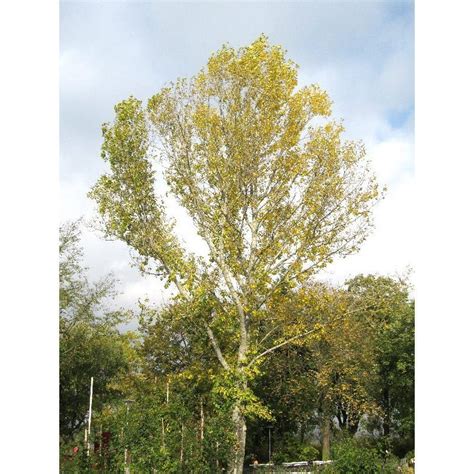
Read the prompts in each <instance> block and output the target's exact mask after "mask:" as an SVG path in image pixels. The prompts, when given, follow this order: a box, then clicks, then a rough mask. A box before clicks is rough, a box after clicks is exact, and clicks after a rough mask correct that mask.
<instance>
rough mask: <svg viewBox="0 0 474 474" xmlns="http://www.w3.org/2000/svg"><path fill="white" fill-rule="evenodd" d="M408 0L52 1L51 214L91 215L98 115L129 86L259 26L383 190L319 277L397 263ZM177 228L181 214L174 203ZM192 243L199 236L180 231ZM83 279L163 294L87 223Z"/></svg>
mask: <svg viewBox="0 0 474 474" xmlns="http://www.w3.org/2000/svg"><path fill="white" fill-rule="evenodd" d="M413 29H414V27H413V2H411V1H345V2H338V1H331V2H329V1H325V2H323V1H313V2H302V1H293V2H276V1H275V2H270V1H267V2H251V1H246V2H226V1H221V2H219V3H217V2H189V1H188V2H178V1H176V2H147V3H141V2H123V1H121V2H108V1H102V2H99V1H96V2H93V1H83V2H69V1H68V2H64V1H63V2H62V3H61V4H60V192H61V199H60V219H61V221H62V222H64V221H66V220H74V219H78V218H80V217H83V219H84V220H85V222H88V221H89V220H91V219H92V218H93V217H94V216H95V206H94V203H93V202H92V201H91V200H90V199H88V198H87V192H88V191H89V189H90V188H91V187H92V186H93V184H94V183H95V181H96V180H97V178H98V177H99V176H100V175H101V174H102V173H103V172H104V171H106V166H105V164H104V162H103V161H102V160H101V158H100V146H101V125H102V123H104V122H108V121H111V120H113V115H114V113H113V107H114V105H115V104H116V103H117V102H119V101H120V100H122V99H125V98H127V97H128V96H130V95H133V96H135V97H137V98H139V99H142V100H144V101H146V100H147V99H148V98H149V97H150V96H151V95H153V94H154V93H156V92H158V91H159V90H160V89H161V87H163V85H164V84H165V83H166V82H169V81H172V80H174V79H176V78H177V77H189V76H192V75H194V74H195V73H196V72H197V71H198V70H199V69H200V68H201V67H203V66H204V65H205V64H206V61H207V58H208V57H209V55H210V54H211V53H212V52H213V51H215V50H217V49H219V47H220V46H221V45H222V44H224V43H229V44H230V45H231V46H234V47H240V46H245V45H247V44H249V43H251V42H252V41H253V40H255V39H256V38H257V37H258V36H259V35H260V34H261V33H264V34H266V35H267V36H268V37H269V39H270V41H271V42H272V43H278V44H281V45H283V47H284V48H285V49H286V50H287V52H288V53H287V54H288V57H289V58H291V59H292V60H294V61H295V62H296V63H297V64H299V66H300V68H299V81H300V84H301V85H304V84H310V83H317V84H319V85H320V86H321V87H322V88H323V89H325V90H326V91H327V92H328V93H329V95H330V97H331V99H332V100H333V103H334V104H333V116H334V117H335V118H341V119H343V120H344V125H345V127H346V134H345V136H346V137H347V138H348V139H361V140H363V142H364V143H365V145H366V150H367V155H368V157H369V159H370V160H371V161H372V165H373V169H374V170H375V172H376V175H377V177H378V180H379V183H380V184H382V185H386V186H387V193H386V195H385V198H384V200H383V201H382V202H380V203H379V204H378V205H377V207H376V210H375V212H374V223H375V229H374V230H373V231H372V233H371V235H370V237H369V238H368V239H367V241H366V242H365V243H364V245H363V247H362V249H361V251H360V252H359V253H358V254H356V255H353V256H350V257H347V258H346V259H344V260H338V261H335V262H334V263H333V264H332V265H331V266H330V267H328V268H327V269H326V270H325V271H324V272H323V273H322V274H321V275H320V278H322V279H324V280H329V281H332V282H334V283H342V282H343V281H344V280H345V279H347V278H350V277H352V276H355V275H357V274H359V273H378V274H391V275H396V274H403V273H405V272H406V270H407V268H409V267H413V266H414V259H415V255H414V250H415V244H414V240H415V239H414V235H413V234H414V228H415V221H414V216H415V209H414V205H413V203H414V198H415V194H414V189H415V188H414V130H413V128H414V127H413V123H414V44H413V43H414V41H413V40H414V31H413ZM176 218H177V220H178V233H179V234H180V235H181V236H182V237H183V238H184V239H185V238H186V236H187V235H189V233H188V232H187V226H188V225H189V220H187V218H186V216H185V215H184V214H183V213H178V214H177V215H176ZM187 243H188V244H189V245H190V247H193V246H196V245H197V243H196V242H194V241H193V240H192V238H191V239H190V238H189V237H188V240H187ZM82 245H83V247H84V252H85V264H86V265H87V266H88V268H89V275H90V277H91V279H97V278H99V277H101V276H103V275H105V274H106V273H109V272H113V274H114V275H115V276H116V278H117V279H118V280H119V282H120V283H119V285H118V289H119V291H120V293H121V294H120V296H119V297H118V299H117V301H116V304H117V305H120V306H124V307H127V308H132V309H133V308H136V304H137V301H138V299H144V298H145V297H148V298H149V299H150V301H153V302H156V303H162V302H164V301H166V299H167V298H168V297H169V292H167V291H165V290H164V288H163V285H162V284H161V283H160V282H159V281H157V280H156V279H155V278H153V277H142V276H141V275H140V274H139V272H138V271H137V270H136V269H135V268H132V267H131V265H130V262H131V260H130V253H129V250H128V249H127V247H126V245H125V244H123V243H121V242H113V241H105V240H103V239H102V238H101V236H100V234H99V233H97V232H96V231H93V230H92V229H89V228H87V227H86V228H85V229H84V232H83V239H82Z"/></svg>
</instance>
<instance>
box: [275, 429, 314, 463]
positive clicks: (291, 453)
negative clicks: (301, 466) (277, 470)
mask: <svg viewBox="0 0 474 474" xmlns="http://www.w3.org/2000/svg"><path fill="white" fill-rule="evenodd" d="M319 457H320V453H319V450H318V448H317V447H316V446H314V445H312V444H310V443H307V442H301V441H300V440H299V439H297V437H295V436H291V435H288V436H286V437H285V438H284V441H283V442H280V446H277V447H276V449H275V452H274V453H273V456H272V461H273V462H274V463H275V464H281V463H282V462H292V461H312V460H315V459H319Z"/></svg>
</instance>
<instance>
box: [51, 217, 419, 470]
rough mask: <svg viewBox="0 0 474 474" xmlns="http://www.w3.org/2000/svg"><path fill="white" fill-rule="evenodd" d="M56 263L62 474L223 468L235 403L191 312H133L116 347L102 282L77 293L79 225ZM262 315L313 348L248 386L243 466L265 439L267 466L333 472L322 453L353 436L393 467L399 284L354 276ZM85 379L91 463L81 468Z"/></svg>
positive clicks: (400, 443) (399, 396)
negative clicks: (298, 331) (134, 325)
mask: <svg viewBox="0 0 474 474" xmlns="http://www.w3.org/2000/svg"><path fill="white" fill-rule="evenodd" d="M60 253H61V256H62V258H61V267H60V277H61V285H60V297H61V312H60V349H61V360H60V368H61V376H60V400H61V406H60V414H61V416H60V420H61V426H60V430H61V444H62V448H63V449H62V453H63V454H62V460H61V464H62V469H63V470H64V472H67V471H68V469H70V470H71V471H74V470H75V469H76V470H77V468H78V464H79V467H81V464H82V468H83V469H86V468H89V467H90V466H95V468H96V469H97V470H100V471H102V472H116V471H117V470H121V469H124V468H125V467H126V466H127V463H130V465H131V466H132V467H133V468H134V470H136V471H138V472H153V469H155V470H156V472H177V473H178V472H196V473H197V472H220V471H221V470H222V469H223V468H227V467H228V466H229V462H230V455H229V453H231V452H232V449H233V446H234V443H235V436H234V434H233V430H232V429H229V426H231V425H232V408H233V404H234V403H235V402H234V400H235V398H236V397H240V398H241V397H242V395H241V394H238V393H235V388H234V387H235V385H234V383H233V381H232V380H230V381H229V377H228V374H225V373H223V371H222V368H221V367H220V364H219V362H218V360H217V358H216V357H214V354H213V352H211V351H210V350H209V340H208V335H207V334H206V331H205V330H204V329H203V328H202V327H201V326H200V325H199V319H200V317H201V316H200V313H199V306H198V307H197V308H194V307H189V306H187V305H184V304H182V303H179V302H178V303H174V302H172V303H169V304H168V305H166V306H164V307H159V308H155V307H152V306H149V305H145V304H142V305H141V308H140V312H139V314H138V316H139V320H140V325H139V328H138V329H137V330H136V331H133V332H130V331H129V332H125V333H124V332H122V333H121V332H119V331H118V325H119V324H120V323H122V322H123V321H125V320H126V318H127V317H129V316H130V315H129V314H127V313H125V312H122V311H113V312H111V311H107V303H108V304H109V305H110V304H112V300H109V302H107V301H106V298H107V296H110V295H111V293H113V289H114V288H113V280H112V279H111V277H110V276H109V277H107V278H105V279H103V280H101V281H99V282H97V283H95V284H89V283H88V281H87V279H86V277H85V269H84V268H82V265H81V262H80V256H81V251H80V247H79V227H78V223H75V224H68V225H65V226H63V227H62V229H61V246H60ZM71 270H72V272H71ZM101 303H102V304H101ZM273 311H275V312H276V311H280V312H282V313H285V314H288V315H291V318H292V320H293V321H294V322H295V323H296V322H297V321H300V324H301V321H302V320H304V319H308V320H309V321H310V322H311V324H314V325H317V326H318V328H319V330H318V334H319V335H318V338H312V339H310V338H308V339H295V340H294V341H293V342H292V343H289V344H285V345H284V346H281V347H280V348H278V349H277V350H275V351H274V353H273V354H272V357H271V358H268V359H266V361H265V362H264V363H263V364H261V365H260V366H259V367H258V370H256V371H255V373H254V374H253V375H252V382H251V383H250V384H249V392H248V393H249V394H250V396H248V395H247V399H245V405H246V406H249V407H251V411H250V410H249V414H248V415H247V416H248V418H247V420H248V430H249V431H248V434H247V449H246V458H245V459H246V462H247V463H250V462H251V461H252V460H253V459H258V460H260V461H267V460H268V429H269V428H268V427H269V425H271V436H272V440H273V441H272V444H273V447H272V460H273V461H276V462H279V461H294V460H305V459H310V458H322V459H329V458H332V457H333V456H334V451H333V450H332V449H331V442H332V440H333V439H335V440H336V443H337V442H338V440H339V439H340V438H341V436H342V435H344V434H345V435H347V436H349V437H354V435H356V433H357V434H358V435H360V433H361V432H362V431H363V432H365V433H366V437H367V438H368V439H370V440H371V441H372V442H373V443H375V444H376V445H378V447H380V448H381V447H383V450H385V449H388V450H390V451H391V452H393V453H396V454H397V455H399V456H403V455H405V454H406V452H408V451H410V450H412V449H413V447H414V412H413V406H414V360H413V352H414V305H413V301H412V300H411V299H410V297H409V287H408V285H407V283H406V282H405V281H403V280H399V279H393V278H388V277H381V276H358V277H356V278H353V279H351V280H350V281H348V282H347V283H346V285H344V286H342V287H340V288H339V287H334V286H330V285H327V284H323V283H312V284H308V285H306V286H304V287H302V288H299V289H298V290H296V289H294V290H291V291H287V292H286V293H285V294H284V295H282V296H281V300H280V304H279V305H278V306H277V305H275V306H274V307H273ZM308 324H309V323H308ZM91 376H93V377H94V380H95V384H94V397H93V423H92V428H93V429H92V446H93V447H94V445H95V449H92V450H91V454H90V456H89V458H87V456H86V447H85V444H84V442H83V434H84V428H85V426H86V421H87V415H88V404H89V390H90V386H89V383H90V377H91ZM363 427H364V429H362V428H363ZM316 428H319V431H320V435H317V434H315V429H316ZM374 429H377V430H378V432H379V435H378V436H376V437H374V436H371V433H372V431H373V430H374ZM317 431H318V430H317ZM317 431H316V432H317ZM104 433H106V434H107V437H106V438H105V439H104V436H103V434H104ZM101 445H102V446H101ZM74 446H78V447H80V451H79V454H77V455H76V456H72V448H73V447H74ZM126 451H127V453H128V455H129V456H130V458H129V459H126V458H125V457H124V453H125V452H126ZM361 472H362V471H361Z"/></svg>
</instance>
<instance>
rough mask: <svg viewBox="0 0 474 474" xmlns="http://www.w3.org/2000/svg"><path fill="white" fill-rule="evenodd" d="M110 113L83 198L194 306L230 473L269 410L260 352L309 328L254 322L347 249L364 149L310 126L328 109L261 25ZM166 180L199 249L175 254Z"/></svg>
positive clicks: (363, 229) (330, 125)
mask: <svg viewBox="0 0 474 474" xmlns="http://www.w3.org/2000/svg"><path fill="white" fill-rule="evenodd" d="M115 111H116V118H115V121H114V123H112V124H107V125H104V127H103V136H104V143H103V147H102V157H103V158H104V159H105V161H106V162H107V163H108V164H109V167H110V172H109V173H108V174H105V175H103V176H102V177H101V178H100V179H99V181H98V182H97V184H96V186H95V187H94V188H93V190H92V191H91V194H90V195H91V197H92V198H93V199H95V200H96V202H97V203H98V209H99V213H100V215H101V216H102V217H103V224H104V230H105V233H106V234H107V235H108V236H109V237H115V238H117V239H120V240H123V241H125V242H126V243H127V244H128V245H130V246H131V247H132V248H133V249H135V251H136V258H137V263H138V265H139V266H140V268H141V269H142V271H144V272H149V273H154V274H156V275H157V276H160V277H162V278H164V279H165V280H166V282H167V283H168V284H174V285H175V286H176V288H177V290H178V292H179V296H178V298H181V299H182V300H183V301H186V302H188V303H189V304H198V305H201V307H202V308H203V311H202V316H201V318H200V323H199V324H200V325H201V326H202V327H204V328H205V330H206V333H207V335H208V337H209V342H210V345H211V347H212V350H213V351H214V352H215V355H216V357H217V359H218V361H219V363H220V364H221V367H222V379H221V381H220V382H219V383H220V386H221V394H222V395H223V396H224V395H225V396H229V397H230V399H231V401H232V406H233V408H232V420H233V425H234V431H235V439H236V443H235V449H234V452H233V455H232V459H231V462H230V465H229V472H234V473H241V472H242V470H243V462H244V454H245V437H246V418H247V417H248V416H249V415H251V414H252V413H258V414H259V415H260V416H265V415H266V412H265V410H262V409H261V406H260V405H259V404H258V401H257V400H256V397H255V396H254V395H253V394H252V393H251V391H250V388H249V380H250V379H251V377H252V376H253V374H255V371H256V369H258V364H259V363H260V362H262V359H263V358H264V357H266V356H268V355H269V354H270V353H272V352H273V351H274V350H276V349H277V348H279V347H282V345H284V344H287V343H290V342H291V341H293V340H294V339H295V338H299V337H304V336H306V335H308V334H309V333H311V332H315V331H316V329H314V328H306V327H299V328H294V327H292V328H291V329H292V332H291V334H288V337H287V338H286V339H285V340H282V339H283V338H281V339H280V340H279V341H278V342H277V343H275V341H274V340H273V338H271V337H270V336H268V337H265V336H264V341H263V342H262V341H261V339H259V338H258V336H257V334H259V331H260V328H261V325H262V321H265V322H266V326H267V327H270V325H271V324H275V325H282V324H283V326H285V324H284V322H285V321H284V320H282V319H281V318H280V319H279V320H277V319H276V318H274V315H273V314H272V313H271V312H269V311H268V303H269V300H270V299H271V298H274V297H275V295H276V294H278V292H280V291H281V290H282V288H283V287H285V285H290V286H291V285H295V284H298V283H302V282H304V281H305V280H306V279H307V278H309V277H310V276H311V275H312V274H314V273H315V272H317V271H318V270H320V269H321V268H323V267H325V266H326V265H327V264H329V263H330V262H331V261H332V260H333V258H334V257H335V256H336V255H338V256H345V255H349V254H351V253H353V252H356V251H357V250H358V248H359V246H360V244H361V243H362V242H363V240H364V239H365V237H366V234H367V230H368V226H369V221H370V209H371V207H372V205H373V203H374V201H375V200H376V198H377V196H378V190H377V185H376V183H375V180H374V178H373V176H372V175H371V174H370V172H369V170H368V167H367V162H366V160H365V152H364V148H363V146H362V145H361V144H360V143H356V142H346V141H344V140H343V139H342V133H343V127H342V125H341V124H339V123H336V122H334V121H326V122H325V123H324V124H323V125H318V123H320V122H321V119H324V118H327V117H329V115H330V101H329V98H328V96H327V94H326V93H325V92H324V91H322V90H321V89H320V88H319V87H317V86H315V85H312V86H306V87H298V82H297V67H296V65H295V64H294V63H293V62H292V61H290V60H288V59H286V57H285V52H284V51H283V49H282V48H281V47H279V46H272V45H270V44H269V42H268V40H267V38H266V37H264V36H262V37H260V38H258V39H257V40H256V41H255V42H253V43H252V44H251V45H250V46H248V47H244V48H241V49H238V50H235V49H233V48H231V47H229V46H223V47H222V48H221V49H220V50H219V51H218V52H217V53H215V54H213V55H212V56H211V57H210V59H209V61H208V64H207V66H206V67H205V68H203V69H202V70H201V72H199V73H198V74H197V75H196V76H195V77H193V78H192V79H190V80H185V79H179V80H178V81H177V82H176V83H174V84H173V83H172V84H170V85H169V86H167V87H165V88H163V89H162V90H161V91H160V92H159V93H158V94H156V95H155V96H153V97H152V98H151V99H150V100H149V101H148V104H147V107H146V108H145V107H142V104H141V102H140V101H139V100H137V99H134V98H129V99H127V100H125V101H123V102H121V103H120V104H118V105H117V106H116V108H115ZM154 157H158V159H159V162H160V164H161V168H160V171H164V175H163V179H161V178H160V177H158V176H156V168H154V167H153V166H152V159H153V158H154ZM164 183H166V185H167V191H169V192H170V193H171V194H172V195H173V196H174V197H175V198H176V200H177V201H178V203H179V204H180V205H181V206H183V207H184V208H185V209H186V211H187V212H188V214H189V215H190V216H191V217H192V219H193V222H194V225H195V228H196V231H197V233H198V234H199V236H200V237H201V238H202V239H203V241H204V242H205V244H206V245H207V248H208V254H207V256H206V257H205V258H198V257H197V256H195V255H192V254H191V253H190V252H186V251H185V249H184V248H183V246H182V245H181V244H180V242H179V240H178V238H177V236H176V235H175V233H174V226H173V222H172V221H171V220H170V219H169V218H168V217H167V216H166V212H165V205H164V202H163V195H164V192H165V189H164ZM156 191H158V193H157V192H156ZM264 325H265V324H264ZM295 329H299V330H300V331H299V332H298V334H295ZM223 334H230V335H231V337H226V339H225V340H224V338H223V337H222V336H223ZM259 341H260V343H259Z"/></svg>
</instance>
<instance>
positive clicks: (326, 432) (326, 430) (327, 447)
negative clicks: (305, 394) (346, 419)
mask: <svg viewBox="0 0 474 474" xmlns="http://www.w3.org/2000/svg"><path fill="white" fill-rule="evenodd" d="M322 432H323V446H322V458H323V461H328V460H329V459H331V419H330V417H329V416H327V415H324V417H323V426H322Z"/></svg>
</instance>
